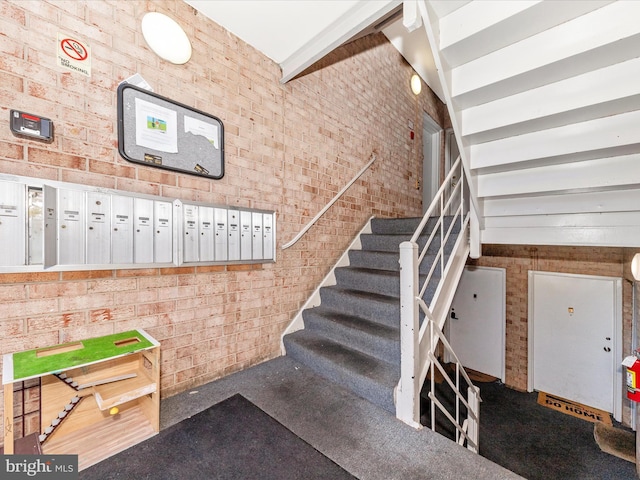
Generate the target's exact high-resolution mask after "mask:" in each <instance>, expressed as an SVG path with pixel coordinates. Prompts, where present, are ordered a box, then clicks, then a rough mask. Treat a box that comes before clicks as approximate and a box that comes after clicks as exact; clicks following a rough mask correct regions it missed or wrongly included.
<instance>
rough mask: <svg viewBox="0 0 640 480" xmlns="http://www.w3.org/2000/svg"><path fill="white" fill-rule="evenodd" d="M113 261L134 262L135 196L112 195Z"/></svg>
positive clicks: (119, 262)
mask: <svg viewBox="0 0 640 480" xmlns="http://www.w3.org/2000/svg"><path fill="white" fill-rule="evenodd" d="M111 262H112V263H114V264H121V263H125V264H126V263H133V197H125V196H121V195H112V196H111Z"/></svg>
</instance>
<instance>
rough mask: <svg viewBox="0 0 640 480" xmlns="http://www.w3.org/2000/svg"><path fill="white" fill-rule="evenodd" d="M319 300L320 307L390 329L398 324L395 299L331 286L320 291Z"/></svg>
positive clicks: (398, 315)
mask: <svg viewBox="0 0 640 480" xmlns="http://www.w3.org/2000/svg"><path fill="white" fill-rule="evenodd" d="M320 298H321V299H322V303H321V305H322V306H326V308H329V309H332V310H340V311H342V312H343V313H345V314H348V315H355V316H359V317H363V318H366V319H368V320H370V321H377V322H378V323H383V324H385V325H388V326H391V327H393V326H396V325H399V324H400V302H399V299H398V298H397V297H392V296H389V295H378V294H374V293H368V292H362V291H360V290H354V289H349V288H342V287H338V286H331V287H322V288H321V289H320Z"/></svg>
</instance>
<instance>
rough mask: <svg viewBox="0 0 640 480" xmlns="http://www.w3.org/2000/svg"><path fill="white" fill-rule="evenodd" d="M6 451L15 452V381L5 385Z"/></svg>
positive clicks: (7, 452)
mask: <svg viewBox="0 0 640 480" xmlns="http://www.w3.org/2000/svg"><path fill="white" fill-rule="evenodd" d="M4 453H5V455H10V454H12V453H13V383H8V384H6V385H5V386H4Z"/></svg>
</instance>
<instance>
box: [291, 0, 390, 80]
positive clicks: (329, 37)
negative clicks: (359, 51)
mask: <svg viewBox="0 0 640 480" xmlns="http://www.w3.org/2000/svg"><path fill="white" fill-rule="evenodd" d="M401 3H402V2H401V0H374V1H372V0H361V1H359V2H358V3H356V4H355V5H354V6H353V7H352V8H351V9H349V10H348V12H347V13H346V14H345V15H343V16H341V17H340V18H338V19H337V20H336V21H335V22H334V23H332V24H331V25H330V26H329V27H327V28H326V29H325V30H323V31H322V32H320V33H319V34H318V35H316V36H315V37H314V38H313V39H311V40H310V41H309V42H307V43H306V44H305V45H303V46H302V47H301V48H299V49H298V50H296V51H295V52H294V53H293V54H291V55H290V56H289V57H288V58H286V59H285V60H284V61H282V62H281V63H280V68H281V69H282V78H281V79H280V82H281V83H286V82H288V81H289V80H291V79H292V78H294V77H295V76H296V75H298V74H300V73H302V72H303V71H304V70H305V69H306V68H308V67H309V66H311V65H313V64H314V63H315V62H317V61H318V60H320V59H321V58H322V57H324V56H325V55H327V54H328V53H330V52H332V51H333V50H335V49H336V48H337V47H339V46H340V45H342V44H343V43H344V42H346V41H347V40H349V39H350V38H352V37H353V36H354V35H356V34H357V33H360V32H361V31H362V30H364V29H365V28H367V27H369V26H370V25H372V24H373V23H375V22H376V21H377V20H379V19H380V18H382V17H383V16H385V15H386V14H387V13H389V12H391V11H392V10H393V9H394V8H396V7H398V6H399V5H400V4H401Z"/></svg>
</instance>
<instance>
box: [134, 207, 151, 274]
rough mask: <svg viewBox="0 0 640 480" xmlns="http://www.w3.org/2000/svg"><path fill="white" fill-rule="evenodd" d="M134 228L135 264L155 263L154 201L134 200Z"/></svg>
mask: <svg viewBox="0 0 640 480" xmlns="http://www.w3.org/2000/svg"><path fill="white" fill-rule="evenodd" d="M133 228H134V231H133V260H134V262H135V263H153V200H149V199H146V198H134V201H133Z"/></svg>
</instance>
